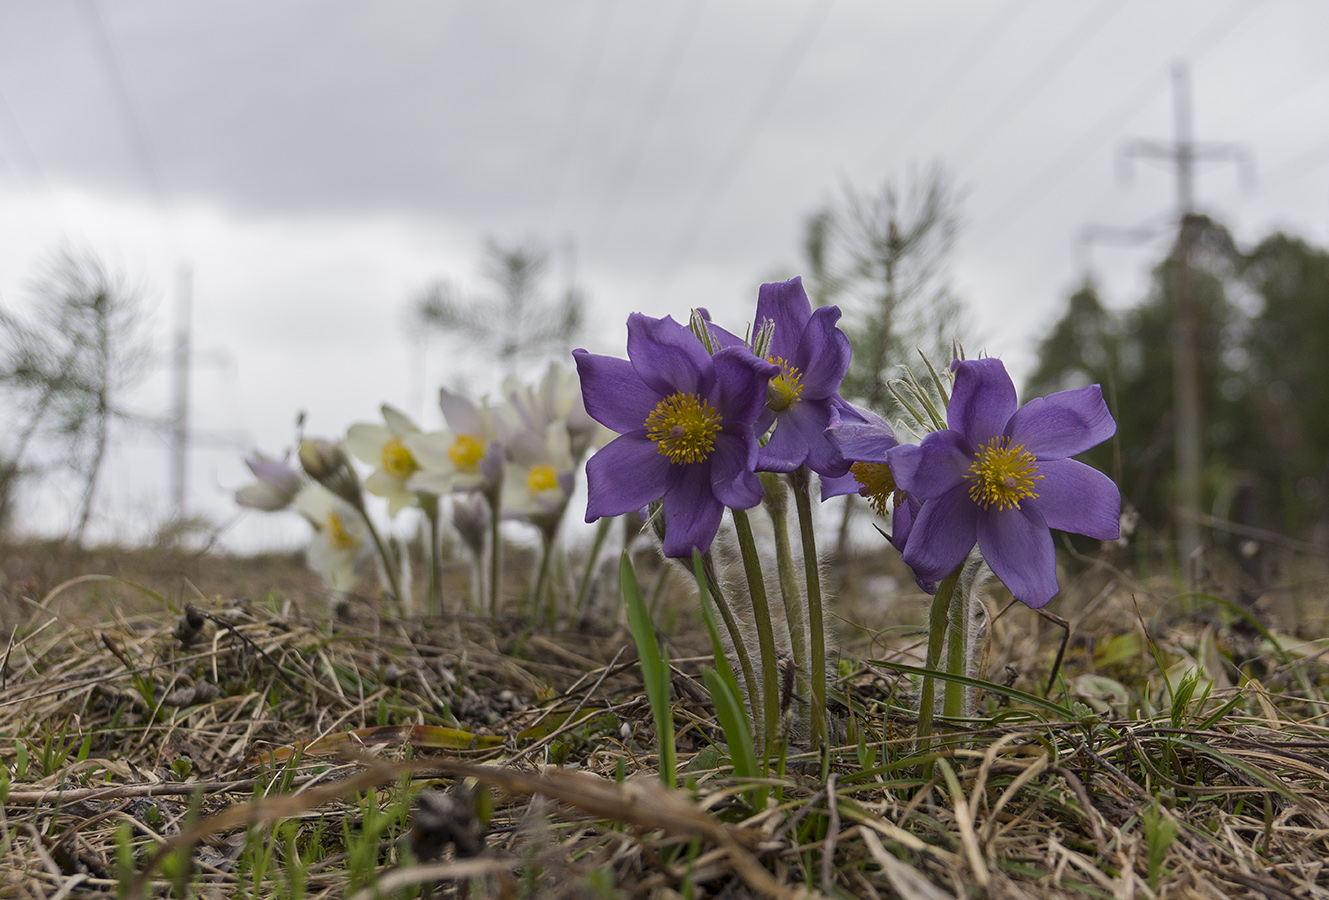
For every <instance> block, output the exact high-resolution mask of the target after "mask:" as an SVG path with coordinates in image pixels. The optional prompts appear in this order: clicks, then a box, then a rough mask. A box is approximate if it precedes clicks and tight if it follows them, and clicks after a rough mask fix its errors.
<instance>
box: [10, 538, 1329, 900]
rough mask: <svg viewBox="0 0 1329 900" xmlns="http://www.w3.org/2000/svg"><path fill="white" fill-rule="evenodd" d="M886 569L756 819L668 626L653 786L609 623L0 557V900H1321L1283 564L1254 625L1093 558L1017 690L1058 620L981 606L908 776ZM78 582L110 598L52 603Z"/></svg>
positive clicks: (1308, 724)
mask: <svg viewBox="0 0 1329 900" xmlns="http://www.w3.org/2000/svg"><path fill="white" fill-rule="evenodd" d="M881 568H882V564H876V563H872V564H868V563H859V564H857V566H856V568H855V569H854V570H853V571H852V572H851V573H850V574H851V575H852V578H851V579H850V582H849V583H850V585H851V587H850V589H849V591H848V593H849V595H850V596H849V599H848V600H847V601H846V602H845V603H844V604H843V605H842V607H841V611H842V616H843V618H842V625H841V632H842V634H843V635H844V637H845V646H846V648H847V650H846V654H845V659H844V663H843V665H842V671H843V672H844V673H845V674H844V678H843V679H842V681H841V688H842V690H843V693H842V695H841V696H842V697H843V698H844V700H845V702H848V703H849V704H850V706H852V712H850V709H849V708H848V707H846V706H844V705H843V703H841V704H840V705H838V706H836V708H835V712H836V713H837V714H838V718H839V720H840V722H841V726H842V728H841V732H840V734H841V736H842V743H843V746H841V747H839V748H837V749H836V750H835V751H834V752H832V753H831V754H830V755H829V757H828V758H827V759H826V760H825V761H824V762H823V761H822V760H819V759H817V758H815V757H813V756H811V755H810V754H806V753H800V752H799V750H798V748H791V749H790V753H789V757H788V759H787V761H786V765H785V768H784V771H783V773H782V774H780V775H779V777H772V778H771V779H770V780H769V781H768V782H766V783H765V788H767V790H765V791H764V793H765V794H766V796H767V801H766V803H765V805H762V806H754V805H753V799H754V798H755V797H757V796H759V794H760V793H761V792H762V791H761V786H760V785H754V784H752V783H743V782H739V781H737V780H735V779H734V778H733V777H732V773H731V772H730V770H729V769H728V768H727V765H726V760H725V758H724V757H723V756H722V755H720V754H719V753H717V752H716V748H717V746H719V745H720V744H721V743H722V742H723V735H722V733H721V731H720V729H719V728H718V726H717V725H716V724H715V717H714V713H713V711H712V709H711V707H710V702H709V698H708V695H707V693H706V691H705V689H704V688H703V687H702V684H701V679H700V677H699V672H700V668H701V666H702V664H703V663H705V662H706V656H707V652H708V650H707V648H708V647H709V643H708V642H707V641H706V639H705V637H704V635H702V634H700V633H697V632H696V631H695V630H692V629H691V627H689V628H682V629H681V630H679V631H678V633H675V634H673V635H671V638H670V642H671V656H672V657H673V660H674V667H675V676H674V680H673V688H674V696H675V703H674V719H675V726H676V730H677V733H678V740H677V743H678V748H679V759H680V767H681V768H683V769H684V777H685V779H686V782H687V783H686V785H685V787H684V788H682V789H680V790H676V791H672V792H669V791H665V790H664V789H663V788H662V787H661V786H660V785H659V782H658V780H657V779H656V777H655V766H656V764H657V748H656V746H655V741H654V733H653V725H652V719H651V713H650V710H649V708H648V705H647V703H646V700H645V697H644V693H643V690H642V684H641V678H640V673H639V671H638V669H637V667H636V665H635V653H634V651H633V650H632V641H631V638H630V637H629V635H628V633H627V631H626V629H624V628H621V627H619V625H618V623H617V622H616V621H611V622H608V623H605V624H604V625H602V626H600V627H597V628H595V629H583V630H581V631H577V632H573V633H568V632H559V633H540V632H532V631H529V630H528V629H527V628H526V627H525V626H524V624H523V623H522V622H520V621H517V620H512V619H509V620H504V621H500V622H497V623H491V622H488V621H483V620H478V619H474V618H470V617H466V616H461V615H451V616H449V617H447V618H445V619H442V620H427V621H410V622H401V621H397V620H394V619H391V618H384V617H380V616H378V615H376V614H375V605H374V604H373V603H371V602H370V601H368V600H362V601H361V602H358V603H353V604H352V605H351V615H350V617H349V618H348V619H347V620H346V621H343V622H339V623H337V624H336V626H335V627H333V628H330V627H329V625H328V623H326V622H325V621H324V620H323V618H322V613H323V610H324V609H325V608H326V604H325V598H323V597H322V596H321V594H320V592H319V590H318V588H317V586H316V585H315V583H314V582H313V580H312V579H310V578H309V577H308V576H306V575H304V573H303V572H302V571H300V569H299V564H298V561H296V560H290V559H286V560H281V559H273V560H266V561H265V560H246V561H236V560H226V559H220V558H214V557H197V558H192V557H189V556H187V555H183V554H181V555H176V556H170V557H163V556H162V555H160V554H157V555H153V554H151V553H143V554H140V555H136V554H131V553H119V552H115V553H110V552H108V553H106V554H100V555H99V554H93V555H86V556H80V557H77V558H74V559H70V558H68V557H65V556H62V555H61V554H60V553H58V552H57V551H56V550H55V549H53V548H44V547H28V548H9V549H8V550H7V551H6V555H5V557H4V562H3V566H0V569H2V573H3V574H0V577H2V578H3V579H4V581H3V584H2V585H0V616H2V617H3V622H4V631H5V637H6V638H7V647H6V650H5V654H4V658H3V664H2V666H0V735H3V736H4V740H3V744H0V753H3V760H4V763H5V765H6V767H7V772H8V782H7V784H6V785H5V805H4V818H3V820H0V841H2V842H3V847H4V862H3V871H0V895H3V896H6V897H23V898H66V897H92V896H129V895H133V894H134V892H136V891H142V892H143V894H144V895H147V894H155V895H162V894H172V895H176V896H181V895H185V894H188V895H190V896H208V897H212V896H216V897H229V896H235V895H242V896H255V897H265V898H266V897H289V896H308V897H341V896H357V897H366V898H367V897H371V896H378V895H379V894H376V893H375V891H378V892H381V894H382V895H384V896H418V895H420V892H422V891H428V892H432V896H436V897H451V896H459V897H460V896H496V897H523V896H528V897H555V898H556V897H623V898H637V897H641V898H647V897H650V898H656V897H658V898H667V897H679V896H683V897H696V898H701V897H727V898H740V897H788V898H793V897H799V896H841V897H865V898H874V897H883V898H886V897H901V898H907V900H931V898H942V897H956V896H967V897H993V898H1006V897H1011V898H1025V897H1028V898H1043V897H1065V896H1089V897H1141V898H1149V897H1155V896H1157V897H1187V898H1230V897H1251V898H1256V897H1259V898H1264V897H1298V898H1301V897H1312V898H1314V897H1329V872H1327V871H1325V861H1326V860H1329V722H1327V721H1326V717H1329V701H1327V700H1326V698H1325V686H1326V684H1329V672H1327V670H1326V667H1325V662H1324V660H1325V655H1324V649H1325V647H1326V646H1327V645H1326V644H1325V643H1324V642H1323V641H1315V640H1309V639H1308V638H1310V637H1312V636H1313V635H1314V634H1316V633H1318V632H1317V629H1319V627H1320V622H1321V621H1322V619H1319V618H1318V617H1320V616H1321V615H1322V613H1323V602H1322V601H1320V603H1318V604H1317V603H1316V600H1315V598H1316V596H1317V591H1318V592H1319V596H1322V595H1323V585H1324V581H1323V580H1320V581H1316V580H1315V578H1314V577H1312V575H1313V572H1312V571H1311V570H1310V569H1305V570H1298V571H1293V572H1292V574H1291V576H1290V577H1291V579H1293V580H1285V581H1284V582H1282V587H1280V586H1277V585H1276V586H1275V587H1274V588H1273V589H1271V590H1269V591H1267V592H1266V599H1265V600H1262V601H1261V603H1262V604H1264V605H1262V606H1260V607H1257V608H1258V615H1256V616H1254V617H1253V618H1254V619H1255V621H1256V622H1258V623H1259V626H1258V627H1256V626H1255V625H1252V624H1251V621H1250V619H1248V618H1247V617H1246V616H1243V615H1242V614H1240V613H1238V612H1235V611H1234V610H1233V609H1231V608H1230V607H1229V606H1228V605H1225V604H1224V603H1223V602H1221V601H1219V600H1210V599H1203V598H1201V599H1196V598H1184V597H1183V598H1178V597H1176V596H1175V589H1174V588H1172V587H1171V586H1170V585H1169V583H1168V582H1167V580H1159V581H1153V582H1149V583H1139V582H1138V581H1136V580H1135V579H1133V578H1132V577H1130V576H1129V575H1127V574H1126V573H1124V572H1122V571H1120V570H1118V569H1114V568H1112V567H1110V566H1106V565H1100V566H1098V567H1097V568H1091V569H1090V570H1089V571H1088V572H1087V573H1086V574H1084V575H1082V576H1081V577H1079V578H1078V579H1076V580H1074V581H1071V582H1069V583H1068V585H1067V589H1066V591H1065V595H1064V598H1063V600H1062V601H1061V602H1060V612H1061V614H1062V615H1064V616H1066V617H1067V618H1068V619H1070V620H1071V639H1070V642H1069V644H1068V649H1067V651H1066V655H1065V660H1064V664H1063V668H1062V670H1061V672H1060V673H1059V675H1058V678H1057V680H1056V683H1055V685H1054V688H1053V690H1052V691H1051V692H1050V693H1048V694H1047V695H1046V697H1043V686H1044V684H1045V682H1046V681H1047V679H1048V678H1049V675H1050V674H1051V671H1050V670H1051V667H1052V663H1053V660H1054V658H1055V656H1056V650H1057V647H1058V645H1059V643H1060V641H1061V638H1062V632H1061V631H1060V630H1059V629H1057V628H1056V627H1054V626H1053V625H1051V624H1050V623H1048V622H1046V621H1044V620H1042V619H1041V618H1039V617H1038V616H1036V615H1034V614H1032V613H1030V612H1029V611H1028V610H1025V609H1024V608H1023V607H1017V608H1014V609H1011V610H1009V611H1007V612H1005V614H1004V615H1001V616H1000V617H998V618H997V620H996V622H995V623H994V625H993V629H992V638H991V654H990V664H989V669H988V672H989V675H988V677H989V679H990V681H991V682H992V685H991V687H990V688H989V691H988V693H987V694H986V696H985V698H984V700H983V702H982V704H981V709H982V715H981V717H979V718H977V719H975V720H972V721H969V722H965V723H953V726H952V728H951V730H950V732H949V733H948V734H949V737H950V739H951V743H950V745H949V746H948V747H947V748H946V749H945V750H944V752H943V753H942V755H941V757H940V761H939V762H938V764H937V766H936V772H935V777H934V778H933V780H932V781H930V782H924V780H923V778H922V776H921V774H920V773H921V772H922V771H923V766H922V763H923V762H924V761H923V760H921V759H919V758H918V757H917V756H914V755H912V751H911V743H912V742H911V734H912V726H913V714H912V712H911V711H910V709H909V707H908V694H909V692H910V689H911V688H910V683H909V680H908V678H907V676H905V675H903V674H901V673H900V671H899V670H898V669H895V668H892V666H894V665H895V664H897V663H904V664H907V663H910V662H912V661H914V659H915V656H914V655H913V651H911V649H910V648H911V647H912V646H913V645H914V644H916V643H917V640H918V636H917V634H916V632H913V631H912V630H910V629H909V628H907V627H902V624H903V625H907V624H908V623H909V622H911V621H912V622H916V621H919V620H920V619H921V616H918V615H916V612H917V611H919V610H921V605H920V604H918V603H917V601H915V600H909V601H905V600H901V601H900V602H897V603H895V604H893V605H892V604H882V603H879V602H877V600H879V599H880V598H877V597H873V596H869V594H868V593H867V592H865V591H863V590H862V589H861V588H855V587H854V586H855V585H860V586H861V585H863V584H864V583H868V581H869V580H868V579H867V575H868V574H870V573H872V572H874V571H877V572H878V574H880V572H879V571H878V570H880V569H881ZM1289 571H1291V570H1289ZM84 574H92V575H99V576H100V575H110V576H115V577H116V578H117V579H123V580H103V579H96V580H86V581H80V582H77V583H73V584H66V582H68V580H69V579H70V577H72V576H78V575H84ZM897 574H898V573H897ZM648 577H649V576H648V575H643V578H644V579H646V578H648ZM1315 577H1319V576H1315ZM870 583H872V584H875V585H878V586H880V584H882V583H883V582H880V581H876V582H870ZM903 583H906V584H907V580H903ZM62 585H65V586H64V587H61V586H62ZM1218 590H1219V592H1220V596H1221V595H1222V592H1223V591H1224V590H1225V589H1224V588H1222V587H1221V586H1220V587H1219V588H1218ZM680 596H686V592H685V591H684V592H682V594H681V595H680ZM906 596H908V595H906ZM994 601H995V602H994V608H995V610H997V611H1000V610H1001V606H1002V600H1001V597H1000V596H997V597H994ZM186 605H190V606H192V607H193V608H194V609H195V610H196V611H197V612H198V613H199V614H201V615H195V616H192V617H191V616H188V615H186V614H185V607H186ZM680 621H683V622H684V623H686V622H690V621H692V620H691V618H690V617H689V616H688V615H687V613H686V610H684V611H682V612H681V613H680ZM1260 628H1265V629H1266V630H1267V633H1262V632H1261V630H1260ZM1271 637H1272V638H1273V639H1274V640H1276V641H1277V646H1275V645H1274V644H1273V643H1271V641H1270V638H1271ZM1187 670H1193V671H1194V672H1196V673H1198V676H1197V680H1196V682H1195V686H1196V687H1195V690H1196V692H1195V694H1194V695H1193V696H1192V697H1191V698H1190V700H1189V701H1188V702H1187V701H1186V700H1185V697H1184V695H1185V691H1184V689H1182V688H1181V687H1180V685H1181V683H1182V675H1183V674H1184V672H1185V671H1187ZM1165 673H1166V675H1165ZM1169 684H1170V685H1171V687H1169ZM1003 685H1009V690H1008V689H1006V688H1005V687H1003ZM1205 685H1209V690H1210V693H1209V695H1208V697H1207V698H1205V699H1204V700H1203V702H1200V695H1201V692H1202V691H1203V689H1204V686H1205ZM1118 687H1119V688H1120V689H1121V693H1116V688H1118ZM1017 692H1024V693H1023V694H1021V693H1017ZM1026 695H1035V696H1034V698H1033V699H1032V700H1031V699H1030V698H1029V697H1028V696H1026ZM1178 698H1180V699H1178ZM1035 701H1037V702H1035ZM20 748H21V749H20ZM422 792H425V793H426V794H427V797H426V799H424V800H423V801H421V800H419V797H420V795H421V793H422ZM477 798H478V799H477ZM417 803H420V804H422V805H421V806H420V811H419V812H413V809H414V807H415V805H416V804H417ZM486 803H490V804H492V816H489V821H488V827H487V832H486V834H485V836H484V838H483V843H482V844H479V845H473V842H474V841H475V840H476V837H477V835H478V834H479V828H480V825H479V821H478V819H479V818H481V817H483V815H484V813H485V809H486ZM477 810H478V811H477ZM412 847H413V848H415V850H416V851H418V852H419V854H420V855H423V856H433V857H434V858H432V859H428V860H414V859H412V856H413V854H412V852H411V850H410V848H412ZM468 847H469V848H470V849H471V850H478V852H477V853H474V855H467V852H466V851H467V848H468ZM173 850H175V851H176V853H175V854H172V853H171V851H173ZM435 850H437V851H438V852H437V854H436V855H435V853H434V851H435ZM459 850H460V852H459ZM181 854H183V856H181ZM183 858H188V859H189V860H190V861H191V863H190V865H189V866H184V865H182V864H181V859H183Z"/></svg>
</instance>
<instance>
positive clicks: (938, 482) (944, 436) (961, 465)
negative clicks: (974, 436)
mask: <svg viewBox="0 0 1329 900" xmlns="http://www.w3.org/2000/svg"><path fill="white" fill-rule="evenodd" d="M886 461H887V462H889V463H890V466H891V474H892V475H894V476H895V483H896V484H897V485H899V486H900V489H901V490H903V491H904V492H905V493H908V494H913V495H914V496H916V497H918V498H919V499H920V500H931V499H932V498H933V497H939V496H941V495H942V494H944V493H947V492H948V491H951V490H953V489H954V488H955V487H956V486H957V485H961V486H963V485H964V476H965V474H966V473H967V472H968V471H969V466H970V464H971V463H972V461H973V448H971V447H970V446H969V442H968V441H967V440H965V438H964V435H962V434H960V433H959V432H957V431H934V432H933V433H932V434H929V435H928V436H927V437H925V438H923V443H921V444H901V445H900V446H898V447H896V448H895V449H894V450H891V451H890V452H888V453H887V454H886ZM966 490H967V489H966Z"/></svg>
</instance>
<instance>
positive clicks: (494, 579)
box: [484, 487, 503, 619]
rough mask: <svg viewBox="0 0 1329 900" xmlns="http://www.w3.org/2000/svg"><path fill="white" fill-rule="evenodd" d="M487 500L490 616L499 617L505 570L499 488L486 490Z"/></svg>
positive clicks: (492, 617)
mask: <svg viewBox="0 0 1329 900" xmlns="http://www.w3.org/2000/svg"><path fill="white" fill-rule="evenodd" d="M484 497H485V502H486V503H488V504H489V618H491V619H496V618H498V607H499V601H500V598H501V591H500V582H501V581H502V577H501V576H502V572H503V536H502V534H501V533H500V532H499V525H500V524H501V523H500V522H499V519H498V497H499V493H498V488H497V487H494V488H493V489H492V490H489V491H486V492H485V495H484Z"/></svg>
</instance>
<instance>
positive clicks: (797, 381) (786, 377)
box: [766, 356, 803, 412]
mask: <svg viewBox="0 0 1329 900" xmlns="http://www.w3.org/2000/svg"><path fill="white" fill-rule="evenodd" d="M766 361H767V362H772V363H775V364H776V365H777V366H779V367H780V374H778V375H776V376H775V377H774V378H772V379H771V380H770V381H769V382H767V384H766V405H767V406H769V407H770V408H771V409H773V410H775V411H776V412H783V411H784V410H786V409H789V408H790V407H792V406H795V405H797V404H798V398H799V397H800V396H801V395H802V393H803V373H802V372H800V371H798V369H796V368H794V367H793V366H791V365H789V363H787V362H785V360H784V357H781V356H772V357H768V358H767V360H766Z"/></svg>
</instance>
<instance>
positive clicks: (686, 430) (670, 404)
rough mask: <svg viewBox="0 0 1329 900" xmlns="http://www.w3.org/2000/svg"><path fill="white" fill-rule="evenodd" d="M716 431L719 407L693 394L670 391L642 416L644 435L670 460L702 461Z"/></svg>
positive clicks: (713, 445)
mask: <svg viewBox="0 0 1329 900" xmlns="http://www.w3.org/2000/svg"><path fill="white" fill-rule="evenodd" d="M719 431H720V413H719V411H718V410H716V408H715V407H713V406H711V404H710V403H708V402H707V401H705V400H703V399H702V398H701V397H698V396H697V395H696V394H684V393H682V392H679V393H676V394H670V395H669V396H668V397H665V398H664V399H663V400H661V401H660V402H659V403H657V404H655V409H653V410H651V414H650V415H649V416H647V417H646V436H647V437H649V438H650V439H651V440H653V441H655V449H656V451H657V452H659V453H661V454H663V455H664V456H667V457H669V461H670V462H671V463H698V462H702V461H704V460H705V459H706V457H707V456H709V455H710V453H711V450H712V449H714V448H715V435H716V434H717V433H718V432H719Z"/></svg>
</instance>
